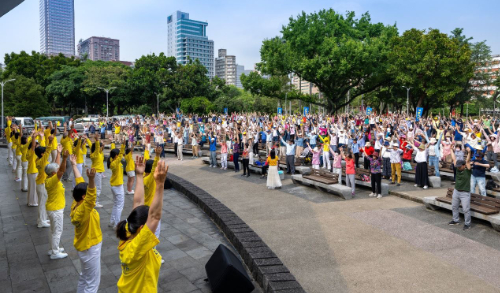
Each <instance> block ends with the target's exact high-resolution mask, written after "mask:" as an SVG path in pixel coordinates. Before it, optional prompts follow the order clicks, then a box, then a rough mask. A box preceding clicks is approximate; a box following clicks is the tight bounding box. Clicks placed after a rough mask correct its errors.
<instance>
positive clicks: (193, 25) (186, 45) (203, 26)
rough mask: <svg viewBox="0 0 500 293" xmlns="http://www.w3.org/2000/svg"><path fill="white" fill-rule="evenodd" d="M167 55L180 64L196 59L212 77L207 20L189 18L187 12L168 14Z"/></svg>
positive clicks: (212, 61)
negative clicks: (189, 59)
mask: <svg viewBox="0 0 500 293" xmlns="http://www.w3.org/2000/svg"><path fill="white" fill-rule="evenodd" d="M167 23H168V51H167V53H168V56H174V57H175V58H176V59H177V62H179V63H180V64H186V63H187V62H188V56H189V57H190V58H191V59H198V60H200V63H201V64H203V65H204V66H205V67H206V68H207V70H208V73H207V75H208V77H210V78H213V77H214V41H212V40H209V39H208V37H207V26H208V23H207V22H203V21H197V20H192V19H189V13H185V12H181V11H176V12H175V13H174V14H172V15H170V16H168V18H167Z"/></svg>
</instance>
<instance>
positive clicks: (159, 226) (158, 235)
mask: <svg viewBox="0 0 500 293" xmlns="http://www.w3.org/2000/svg"><path fill="white" fill-rule="evenodd" d="M160 230H161V220H160V221H158V226H157V227H156V231H155V235H156V238H158V239H160Z"/></svg>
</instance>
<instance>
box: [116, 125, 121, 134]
mask: <svg viewBox="0 0 500 293" xmlns="http://www.w3.org/2000/svg"><path fill="white" fill-rule="evenodd" d="M120 128H121V126H115V134H120Z"/></svg>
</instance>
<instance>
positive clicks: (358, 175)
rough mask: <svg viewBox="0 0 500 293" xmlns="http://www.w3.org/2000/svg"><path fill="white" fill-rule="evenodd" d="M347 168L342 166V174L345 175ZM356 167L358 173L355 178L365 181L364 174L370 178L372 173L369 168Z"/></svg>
mask: <svg viewBox="0 0 500 293" xmlns="http://www.w3.org/2000/svg"><path fill="white" fill-rule="evenodd" d="M345 169H346V167H345V166H343V167H342V175H344V177H345V172H346V171H345ZM355 169H356V174H355V175H354V180H361V181H363V177H364V176H363V175H367V176H368V178H371V173H370V170H367V169H362V168H355Z"/></svg>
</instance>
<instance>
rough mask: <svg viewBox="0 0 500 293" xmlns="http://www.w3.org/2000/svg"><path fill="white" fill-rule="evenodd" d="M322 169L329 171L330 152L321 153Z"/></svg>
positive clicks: (330, 166)
mask: <svg viewBox="0 0 500 293" xmlns="http://www.w3.org/2000/svg"><path fill="white" fill-rule="evenodd" d="M323 168H327V169H328V170H330V169H331V168H332V165H331V163H330V152H326V151H323Z"/></svg>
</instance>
